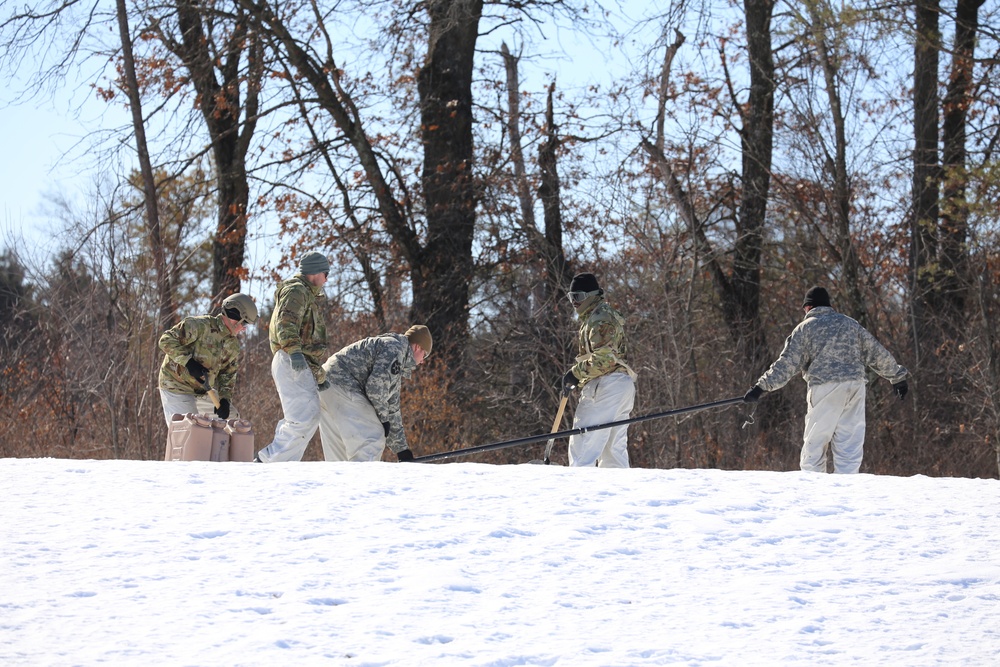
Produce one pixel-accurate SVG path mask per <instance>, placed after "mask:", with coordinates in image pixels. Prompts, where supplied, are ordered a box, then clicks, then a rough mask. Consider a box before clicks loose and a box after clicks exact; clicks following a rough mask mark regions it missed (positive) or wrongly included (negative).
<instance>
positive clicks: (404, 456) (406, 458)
mask: <svg viewBox="0 0 1000 667" xmlns="http://www.w3.org/2000/svg"><path fill="white" fill-rule="evenodd" d="M396 458H397V459H399V460H400V461H402V462H403V463H410V462H411V461H413V452H411V451H410V450H409V449H404V450H403V451H401V452H396Z"/></svg>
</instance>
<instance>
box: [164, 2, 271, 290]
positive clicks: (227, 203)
mask: <svg viewBox="0 0 1000 667" xmlns="http://www.w3.org/2000/svg"><path fill="white" fill-rule="evenodd" d="M175 6H176V9H177V20H178V26H179V28H180V31H181V35H180V41H177V40H174V39H172V38H170V37H169V36H167V35H165V34H164V33H162V32H161V33H160V34H161V38H162V39H163V42H164V43H165V44H166V45H167V47H168V48H169V49H170V50H171V51H172V52H173V53H175V54H176V55H177V56H178V57H180V59H181V61H182V62H183V63H184V65H185V67H187V69H188V73H189V74H190V77H191V83H192V84H193V86H194V88H195V90H196V91H197V93H198V101H197V104H198V107H199V109H200V110H201V114H202V117H203V118H204V119H205V127H206V128H207V129H208V134H209V137H210V138H211V140H212V156H213V158H214V162H215V171H216V173H215V178H216V186H217V196H218V220H217V223H216V230H215V238H214V239H213V241H212V257H213V259H212V305H213V307H218V305H219V304H220V303H221V302H222V300H223V299H224V298H226V297H227V296H228V295H230V294H232V293H234V292H238V291H240V283H241V280H242V278H243V271H244V269H243V260H244V257H245V253H246V235H247V212H248V208H249V203H250V186H249V183H248V180H247V173H246V157H247V151H249V149H250V140H251V138H252V136H253V133H254V130H255V129H256V125H257V113H258V110H259V93H260V86H261V79H262V76H263V67H262V64H261V46H260V38H259V35H257V33H256V32H254V31H251V30H249V29H248V24H247V17H246V16H245V15H244V14H243V12H242V11H239V10H237V13H236V15H235V16H234V17H233V19H232V24H231V29H230V30H229V31H228V32H227V33H226V34H224V35H213V34H212V33H211V27H209V28H208V30H206V27H205V21H206V18H207V15H206V14H205V9H204V7H203V6H202V3H200V2H196V1H194V0H177V1H176V3H175ZM220 32H221V30H220ZM244 56H246V58H247V64H246V68H245V69H244V68H243V67H241V63H242V59H243V57H244ZM244 94H245V99H241V97H242V96H243V95H244ZM241 114H243V118H242V119H241Z"/></svg>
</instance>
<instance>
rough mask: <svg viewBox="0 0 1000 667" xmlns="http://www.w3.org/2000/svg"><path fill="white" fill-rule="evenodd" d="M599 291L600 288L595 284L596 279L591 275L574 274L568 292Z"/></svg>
mask: <svg viewBox="0 0 1000 667" xmlns="http://www.w3.org/2000/svg"><path fill="white" fill-rule="evenodd" d="M599 289H601V286H600V285H598V284H597V278H595V277H594V274H593V273H578V274H576V275H575V276H573V282H572V283H570V286H569V291H570V292H596V291H598V290H599Z"/></svg>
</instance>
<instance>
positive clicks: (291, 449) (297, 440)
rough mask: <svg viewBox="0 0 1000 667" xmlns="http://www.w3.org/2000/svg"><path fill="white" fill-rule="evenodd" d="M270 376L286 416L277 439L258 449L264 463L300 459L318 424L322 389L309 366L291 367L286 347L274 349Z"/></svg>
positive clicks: (275, 434)
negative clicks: (297, 368) (303, 367)
mask: <svg viewBox="0 0 1000 667" xmlns="http://www.w3.org/2000/svg"><path fill="white" fill-rule="evenodd" d="M271 377H272V378H273V379H274V386H275V387H277V389H278V397H279V398H280V399H281V411H282V413H283V418H282V420H281V421H279V422H278V425H277V426H276V427H275V429H274V440H273V441H272V442H271V444H269V445H268V446H267V447H265V448H264V449H262V450H260V451H259V452H258V453H257V456H258V457H259V458H260V460H261V461H263V462H265V463H271V462H278V461H301V460H302V455H303V454H305V452H306V447H307V446H308V445H309V441H310V440H311V439H312V437H313V434H314V433H316V427H317V426H319V389H318V388H317V386H316V378H315V377H314V376H313V374H312V371H311V370H309V368H305V369H303V370H301V371H294V370H292V360H291V358H290V357H289V356H288V353H287V352H285V351H284V350H278V351H277V352H275V353H274V359H272V360H271Z"/></svg>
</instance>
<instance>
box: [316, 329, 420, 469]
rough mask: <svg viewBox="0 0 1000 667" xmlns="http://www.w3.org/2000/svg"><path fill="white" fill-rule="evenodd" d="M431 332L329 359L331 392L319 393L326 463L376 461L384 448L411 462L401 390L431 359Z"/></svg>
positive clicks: (356, 346)
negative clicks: (415, 372)
mask: <svg viewBox="0 0 1000 667" xmlns="http://www.w3.org/2000/svg"><path fill="white" fill-rule="evenodd" d="M432 345H433V341H432V340H431V334H430V331H429V330H428V329H427V327H425V326H423V325H420V324H416V325H414V326H412V327H410V328H409V330H407V332H406V333H405V334H397V333H386V334H382V335H381V336H373V337H371V338H365V339H362V340H359V341H357V342H356V343H352V344H351V345H348V346H347V347H345V348H343V349H341V350H339V351H338V352H337V353H336V354H334V355H333V356H331V357H330V358H329V359H327V361H326V363H325V364H324V365H323V368H324V369H325V370H326V377H327V380H329V382H330V388H329V389H327V390H325V391H323V392H321V393H320V422H319V433H320V438H321V440H322V442H323V455H324V457H325V458H326V460H327V461H378V460H381V458H382V452H383V451H384V450H385V448H386V446H388V447H389V449H390V450H391V451H392V452H393V453H394V454H395V455H396V457H397V458H398V460H400V461H412V460H413V454H412V452H410V449H409V447H408V446H407V444H406V434H405V433H404V432H403V416H402V413H401V412H400V385H401V383H402V379H403V378H408V377H410V374H411V373H412V372H413V370H414V369H415V368H416V367H417V366H418V365H420V364H421V363H423V361H424V358H425V357H426V356H427V355H428V354H430V351H431V347H432Z"/></svg>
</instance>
